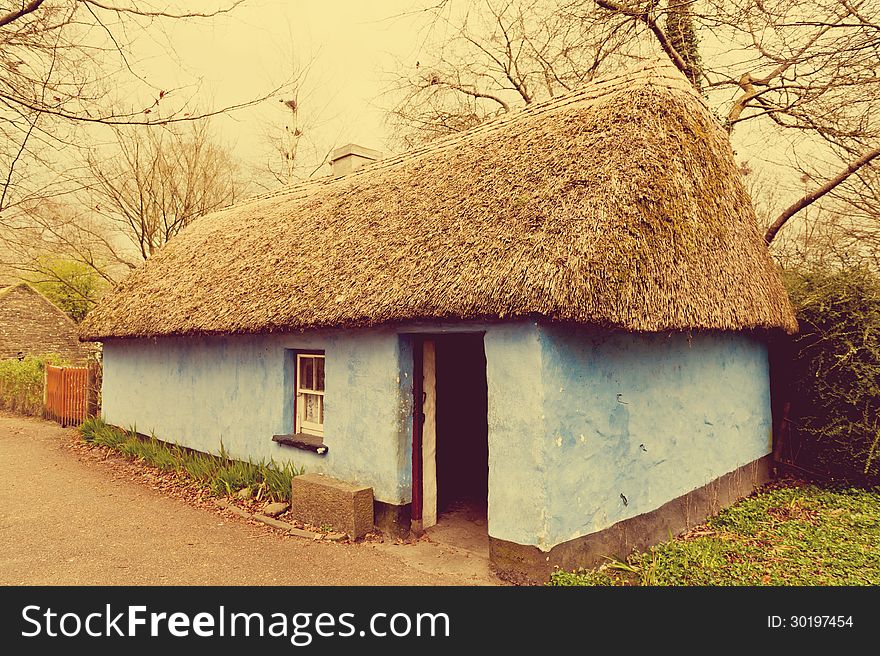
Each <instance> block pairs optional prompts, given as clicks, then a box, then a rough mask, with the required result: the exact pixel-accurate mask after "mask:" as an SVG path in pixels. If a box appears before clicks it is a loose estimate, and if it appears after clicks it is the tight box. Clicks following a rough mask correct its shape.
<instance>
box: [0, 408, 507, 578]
mask: <svg viewBox="0 0 880 656" xmlns="http://www.w3.org/2000/svg"><path fill="white" fill-rule="evenodd" d="M72 442H73V431H72V429H61V428H59V427H58V425H57V424H54V423H51V422H48V421H42V420H37V419H27V418H21V417H14V416H10V415H2V414H0V471H2V473H3V479H2V482H0V584H2V585H163V584H171V585H468V584H487V583H488V584H492V583H498V582H499V581H498V579H495V578H494V577H493V576H491V575H490V574H488V572H487V570H486V569H485V567H479V566H478V567H475V568H471V569H469V568H468V566H464V567H462V566H461V563H457V562H454V561H455V558H454V556H453V559H452V561H453V562H450V563H449V565H450V566H449V567H445V566H444V558H445V553H444V552H443V551H442V550H440V549H439V548H437V549H436V553H432V554H430V557H429V558H426V557H423V556H424V554H423V553H421V552H419V551H417V550H418V549H421V550H424V549H425V548H426V547H425V545H413V546H412V547H410V546H409V545H394V544H389V543H385V544H347V543H343V544H335V543H321V542H314V541H310V540H305V539H303V538H295V537H289V536H284V535H282V534H280V533H278V532H275V531H273V530H272V529H269V528H266V527H262V526H255V525H252V524H248V523H247V522H245V521H244V520H240V519H237V518H235V517H234V516H230V515H227V514H223V513H221V512H220V511H219V510H218V511H215V510H210V509H204V508H198V507H194V506H193V505H191V504H189V503H187V502H186V501H183V500H181V499H177V498H172V497H170V496H168V495H167V494H165V493H163V492H161V491H159V490H157V489H152V488H151V487H150V486H149V485H148V484H145V483H144V482H142V481H139V480H132V479H133V478H135V477H133V476H132V474H131V471H132V469H133V467H132V466H131V465H127V464H126V465H125V466H121V465H120V462H119V461H118V460H117V459H116V458H99V457H98V456H96V455H94V454H92V453H90V452H88V451H84V450H82V449H78V448H74V447H73V446H72ZM411 549H412V553H410V550H411ZM459 560H460V561H462V562H464V563H466V564H467V560H465V559H459ZM426 561H429V562H428V564H427V566H422V565H421V564H422V563H423V562H426ZM470 562H473V559H471V561H470Z"/></svg>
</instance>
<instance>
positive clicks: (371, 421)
mask: <svg viewBox="0 0 880 656" xmlns="http://www.w3.org/2000/svg"><path fill="white" fill-rule="evenodd" d="M285 349H321V350H324V351H325V352H326V362H325V367H326V392H325V426H324V434H325V438H324V442H325V444H326V445H327V446H328V447H329V453H328V454H327V455H325V456H319V455H317V454H315V453H312V452H308V451H302V450H299V449H293V448H291V447H286V446H281V445H278V444H276V443H274V442H272V436H273V435H275V434H279V433H289V432H291V431H292V428H293V426H292V424H291V413H290V411H289V408H290V405H289V404H290V399H292V398H293V395H292V392H291V391H290V390H289V388H288V386H289V381H287V385H286V384H285V383H286V381H285ZM411 369H412V356H411V353H410V351H409V350H408V342H407V341H406V340H400V339H399V338H398V336H397V335H396V333H394V332H391V331H361V332H359V333H358V334H357V337H356V338H354V339H352V338H350V336H349V335H345V334H344V333H342V332H341V331H326V332H314V333H309V334H303V335H266V336H260V335H258V336H231V337H208V338H162V339H158V340H110V341H108V342H106V343H105V344H104V383H103V415H104V418H105V419H106V420H107V421H108V422H111V423H113V424H116V425H119V426H123V427H126V428H128V427H136V428H137V430H138V431H140V432H141V433H147V434H149V433H154V434H155V435H156V436H157V437H158V438H160V439H163V440H167V441H172V442H177V443H179V444H183V445H185V446H188V447H191V448H193V449H198V450H200V451H206V452H209V453H217V452H219V450H220V443H221V440H222V443H223V446H224V447H225V448H226V450H227V451H228V452H229V453H230V455H231V456H233V457H235V458H241V459H247V458H251V459H253V460H260V459H267V460H268V459H274V460H275V461H277V462H284V461H292V462H294V463H295V464H296V465H297V466H300V465H303V466H305V467H306V470H307V471H312V472H325V473H328V474H330V475H333V476H336V477H339V478H342V479H344V480H348V481H352V482H355V483H362V484H366V485H371V486H373V488H374V494H375V497H376V498H377V499H380V500H382V501H386V502H389V503H405V502H408V501H409V500H410V471H411V465H410V460H409V458H410V452H411V444H412V424H411V419H410V416H411V414H410V413H411V395H412V386H411V384H412V374H411ZM408 372H409V373H408Z"/></svg>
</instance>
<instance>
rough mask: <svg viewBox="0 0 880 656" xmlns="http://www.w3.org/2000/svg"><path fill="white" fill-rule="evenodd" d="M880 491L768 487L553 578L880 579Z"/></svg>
mask: <svg viewBox="0 0 880 656" xmlns="http://www.w3.org/2000/svg"><path fill="white" fill-rule="evenodd" d="M878 544H880V492H878V491H877V490H873V491H872V490H864V489H826V488H821V487H817V486H814V485H807V486H789V487H777V488H774V489H768V490H765V491H764V492H761V493H759V494H757V495H755V496H752V497H749V498H748V499H744V500H742V501H740V502H739V503H737V504H735V505H733V506H731V507H730V508H728V509H727V510H725V511H723V512H721V513H720V514H719V515H717V516H716V517H713V518H712V519H710V520H709V521H708V522H707V523H706V524H705V525H704V526H701V527H699V528H697V529H694V530H692V531H690V532H689V533H688V534H686V535H685V536H682V537H680V538H676V539H674V540H671V541H669V542H665V543H663V544H660V545H658V546H656V547H652V548H651V549H649V550H648V551H645V552H642V553H637V554H633V555H632V556H630V557H629V558H628V559H627V560H626V561H625V562H621V561H610V562H609V563H607V564H605V565H603V566H601V567H599V568H596V569H592V570H580V571H578V572H565V571H561V570H558V571H556V572H554V574H553V575H552V577H551V580H550V584H551V585H558V586H570V585H589V586H609V585H809V586H816V585H878V584H880V549H878V548H877V545H878Z"/></svg>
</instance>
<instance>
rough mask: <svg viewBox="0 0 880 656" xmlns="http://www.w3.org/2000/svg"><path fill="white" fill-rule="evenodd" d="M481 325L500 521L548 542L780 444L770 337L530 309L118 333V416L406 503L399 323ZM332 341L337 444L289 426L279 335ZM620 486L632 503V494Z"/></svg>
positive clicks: (112, 362) (406, 417)
mask: <svg viewBox="0 0 880 656" xmlns="http://www.w3.org/2000/svg"><path fill="white" fill-rule="evenodd" d="M462 330H468V331H475V330H481V331H485V338H484V344H485V349H486V361H487V381H488V387H489V389H488V393H489V417H488V420H489V422H488V423H489V467H490V471H489V533H490V534H491V535H492V536H493V537H497V538H501V539H504V540H509V541H512V542H517V543H520V544H533V545H537V546H539V547H541V548H543V549H549V548H551V547H552V546H554V545H555V544H558V543H560V542H563V541H565V540H569V539H572V538H574V537H578V536H581V535H586V534H589V533H592V532H594V531H598V530H601V529H603V528H606V527H608V526H611V525H612V524H614V523H615V522H618V521H620V520H622V519H626V518H628V517H633V516H635V515H639V514H641V513H644V512H647V511H650V510H653V509H655V508H657V507H659V506H660V505H662V504H663V503H665V502H667V501H669V500H671V499H674V498H676V497H678V496H681V495H682V494H685V493H687V492H689V491H691V490H693V489H695V488H697V487H700V486H701V485H704V484H706V483H708V482H710V481H711V480H713V479H715V478H717V477H718V476H721V475H723V474H725V473H727V472H729V471H732V470H734V469H736V468H737V467H739V466H740V465H743V464H746V463H748V462H751V461H753V460H756V459H757V458H760V457H761V456H763V455H765V454H767V453H769V452H770V428H771V419H770V394H769V376H768V363H767V352H766V347H765V346H764V344H763V343H761V342H760V341H757V340H755V339H753V338H751V337H749V336H748V335H745V334H738V333H730V334H720V333H707V334H694V335H693V336H688V335H686V334H681V333H676V334H652V335H634V334H629V333H600V332H597V331H596V330H593V329H588V328H584V327H572V326H562V325H558V324H536V323H534V322H510V323H504V324H493V325H478V324H467V323H460V324H447V325H441V326H437V325H431V326H425V325H414V326H405V327H400V328H398V329H396V330H392V329H375V330H361V331H319V332H312V333H307V334H302V335H297V334H292V335H260V336H234V337H210V338H166V339H159V340H120V341H114V340H111V341H109V342H106V343H105V345H104V392H103V395H104V396H103V412H104V416H105V418H106V420H107V421H109V422H111V423H114V424H117V425H120V426H124V427H131V426H135V427H136V428H137V429H138V430H139V431H140V432H143V433H151V432H152V433H155V435H156V436H157V437H159V438H161V439H165V440H169V441H176V442H179V443H181V444H184V445H186V446H189V447H191V448H195V449H199V450H202V451H207V452H214V453H216V452H218V451H219V448H220V441H221V440H222V441H223V444H224V446H225V448H226V449H227V451H229V453H230V454H231V455H232V456H233V457H237V458H243V459H246V458H251V459H261V458H266V459H269V458H272V459H275V460H276V461H279V462H281V461H287V460H292V461H293V462H295V463H296V464H297V465H304V466H305V467H306V469H307V470H308V471H321V472H325V473H327V474H329V475H332V476H336V477H338V478H342V479H344V480H349V481H352V482H356V483H361V484H365V485H371V486H372V487H373V490H374V494H375V496H376V498H377V499H379V500H381V501H386V502H389V503H408V502H409V501H410V500H411V498H412V496H411V495H412V490H411V457H412V452H411V446H412V352H411V341H410V339H409V337H407V336H406V335H404V333H410V332H452V331H462ZM297 348H299V349H321V350H324V351H325V353H326V395H325V422H326V423H325V443H326V444H327V445H328V447H329V453H328V454H327V455H326V456H318V455H316V454H313V453H310V452H306V451H301V450H298V449H292V448H290V447H284V446H280V445H277V444H275V443H274V442H272V441H271V437H272V435H274V434H276V433H287V432H290V430H291V428H292V426H291V425H290V413H289V410H288V409H289V399H290V398H291V396H292V394H291V392H290V390H289V381H287V383H286V382H285V349H297ZM621 495H623V496H624V497H625V498H626V503H624V501H623V499H622V498H621Z"/></svg>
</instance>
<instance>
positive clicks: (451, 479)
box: [413, 333, 489, 551]
mask: <svg viewBox="0 0 880 656" xmlns="http://www.w3.org/2000/svg"><path fill="white" fill-rule="evenodd" d="M419 342H420V343H419V346H420V348H417V349H416V350H417V357H416V369H417V371H416V382H417V387H418V388H419V389H417V399H416V400H417V404H416V407H417V409H420V410H421V417H419V419H420V421H418V422H415V423H414V429H415V430H414V440H413V465H414V466H413V492H414V494H413V520H414V521H413V524H414V526H415V527H416V528H417V529H428V528H431V527H434V528H432V529H431V535H432V537H435V538H437V539H439V540H441V541H449V542H451V543H456V544H458V545H459V546H463V547H465V548H468V549H470V550H473V551H483V550H484V549H488V532H487V519H488V518H487V499H488V485H489V446H488V432H489V429H488V392H487V384H486V354H485V350H484V347H483V334H482V333H454V334H445V335H431V336H425V337H424V338H422V339H420V340H419ZM418 415H419V413H418V412H417V417H418Z"/></svg>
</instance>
